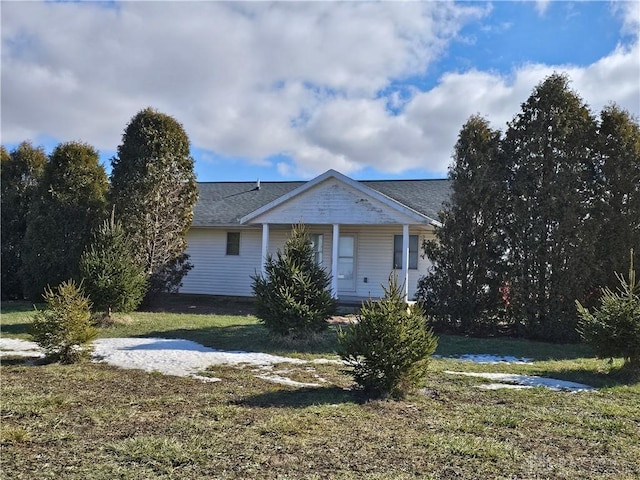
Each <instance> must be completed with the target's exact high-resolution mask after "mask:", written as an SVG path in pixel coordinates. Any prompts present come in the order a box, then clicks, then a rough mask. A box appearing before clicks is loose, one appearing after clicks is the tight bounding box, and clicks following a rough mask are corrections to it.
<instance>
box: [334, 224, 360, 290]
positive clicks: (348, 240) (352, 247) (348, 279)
mask: <svg viewBox="0 0 640 480" xmlns="http://www.w3.org/2000/svg"><path fill="white" fill-rule="evenodd" d="M355 291H356V237H355V235H340V240H339V242H338V292H355Z"/></svg>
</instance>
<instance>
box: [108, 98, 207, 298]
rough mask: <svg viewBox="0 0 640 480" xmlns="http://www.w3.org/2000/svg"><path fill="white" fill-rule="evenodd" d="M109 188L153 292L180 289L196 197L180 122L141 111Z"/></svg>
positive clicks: (125, 139) (116, 162)
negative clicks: (187, 235) (187, 236)
mask: <svg viewBox="0 0 640 480" xmlns="http://www.w3.org/2000/svg"><path fill="white" fill-rule="evenodd" d="M111 189H112V190H111V193H112V201H113V205H114V206H115V213H116V215H117V216H118V218H120V219H121V221H122V225H123V227H124V229H125V232H126V233H127V234H128V235H129V237H130V238H131V241H132V242H133V245H134V254H135V256H136V258H137V260H138V261H139V262H140V264H141V265H143V268H144V271H145V273H146V275H147V276H148V277H149V288H150V293H152V294H154V293H158V292H161V291H169V292H173V291H176V290H177V289H178V288H179V287H180V285H181V281H182V277H183V276H184V275H185V274H186V273H187V271H188V270H189V269H190V268H191V264H190V263H189V262H188V256H187V255H186V254H185V253H184V251H185V249H186V247H187V242H186V234H187V231H188V229H189V227H190V226H191V220H192V218H193V206H194V204H195V202H196V200H197V196H198V192H197V186H196V181H195V174H194V171H193V158H192V157H191V155H190V153H189V138H188V137H187V134H186V133H185V131H184V129H183V127H182V125H180V123H178V122H177V121H176V120H175V119H173V118H172V117H170V116H169V115H165V114H163V113H159V112H157V111H155V110H153V109H151V108H147V109H145V110H142V111H140V112H138V114H136V116H135V117H133V119H132V120H131V122H130V123H129V124H128V125H127V127H126V129H125V132H124V135H123V136H122V144H121V145H120V146H119V147H118V155H117V156H116V157H115V158H113V159H112V172H111Z"/></svg>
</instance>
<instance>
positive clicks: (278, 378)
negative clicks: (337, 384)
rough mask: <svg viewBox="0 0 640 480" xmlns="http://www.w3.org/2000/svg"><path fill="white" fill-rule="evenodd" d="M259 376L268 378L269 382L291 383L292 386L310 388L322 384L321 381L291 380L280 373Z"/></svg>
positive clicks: (264, 378)
mask: <svg viewBox="0 0 640 480" xmlns="http://www.w3.org/2000/svg"><path fill="white" fill-rule="evenodd" d="M256 377H257V378H260V379H262V380H266V381H268V382H273V383H279V384H280V385H289V386H290V387H309V388H317V387H320V386H321V385H320V384H319V383H304V382H297V381H295V380H291V379H290V378H288V377H282V376H280V375H276V374H274V375H256Z"/></svg>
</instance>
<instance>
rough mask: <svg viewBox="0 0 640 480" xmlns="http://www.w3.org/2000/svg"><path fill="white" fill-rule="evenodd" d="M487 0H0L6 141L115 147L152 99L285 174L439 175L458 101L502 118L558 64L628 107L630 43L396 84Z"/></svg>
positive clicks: (214, 147) (193, 127)
mask: <svg viewBox="0 0 640 480" xmlns="http://www.w3.org/2000/svg"><path fill="white" fill-rule="evenodd" d="M624 8H626V9H625V10H624V11H622V10H621V14H622V15H624V18H627V19H628V21H627V22H626V23H625V25H633V21H632V20H633V18H634V17H633V12H632V11H631V13H629V11H628V10H629V8H627V7H624ZM490 11H491V7H490V6H489V7H479V6H478V5H477V4H462V5H458V4H454V3H450V2H407V3H401V4H398V3H396V2H376V3H373V2H340V3H336V2H276V3H266V2H251V3H249V2H247V3H245V2H188V3H183V2H124V3H117V4H107V3H97V2H74V3H67V2H61V3H59V2H46V3H35V2H5V3H3V5H2V19H1V21H2V73H1V75H2V92H1V94H2V99H1V100H2V117H3V118H2V141H3V142H5V143H12V142H19V141H21V140H24V139H26V138H31V139H33V140H35V141H37V140H38V138H39V137H40V136H41V135H46V136H48V137H52V138H56V139H58V140H59V141H66V140H72V139H81V140H84V141H86V142H89V143H91V144H92V145H95V146H96V147H97V148H99V149H101V150H103V151H104V150H106V151H113V150H115V149H116V147H117V145H118V144H119V143H120V141H121V135H122V132H123V130H124V128H125V126H126V124H127V122H128V121H129V120H130V119H131V117H132V116H133V115H134V114H135V113H136V112H137V111H139V110H140V109H142V108H145V107H147V106H153V107H154V108H157V109H158V110H160V111H162V112H165V113H168V114H170V115H173V116H174V117H175V118H176V119H178V120H179V121H180V122H182V123H183V125H184V127H185V129H186V131H187V133H188V134H189V137H190V139H191V141H192V143H193V144H194V146H196V147H197V148H198V150H199V151H204V152H205V153H206V151H210V152H215V153H216V154H217V155H220V156H224V157H234V158H245V159H246V161H247V162H253V163H262V164H264V163H265V162H271V161H272V160H269V159H270V158H274V157H277V158H280V157H281V156H288V157H290V158H291V159H292V161H291V162H285V161H280V160H276V161H277V163H276V167H277V168H278V170H279V172H280V173H281V174H283V175H287V176H293V177H300V176H304V177H309V176H312V175H315V174H317V173H319V172H322V171H324V170H326V169H328V168H335V169H337V170H340V171H342V172H344V173H346V174H350V173H354V172H357V171H359V170H362V169H364V168H366V167H372V168H375V169H376V170H378V171H381V172H389V173H401V172H403V171H405V170H407V169H411V168H422V169H424V170H425V171H429V172H433V173H436V174H444V173H445V172H446V167H447V164H448V163H449V160H450V155H451V149H452V148H453V145H454V143H455V139H456V136H457V133H458V131H459V129H460V127H461V126H462V124H463V123H464V122H465V121H466V119H467V118H468V117H469V115H471V114H474V113H480V114H482V115H485V116H486V117H487V118H488V119H489V120H491V121H492V122H493V124H494V126H496V127H497V128H504V126H505V122H506V121H508V120H509V119H510V118H511V117H512V116H513V115H514V114H515V113H517V111H518V110H519V106H520V103H521V102H523V101H524V100H525V99H526V98H527V97H528V95H529V94H530V92H531V89H532V88H533V87H534V86H535V85H536V84H537V83H539V82H540V81H541V80H542V79H543V78H544V76H545V75H548V74H550V73H552V72H553V71H567V72H568V73H569V75H570V76H571V78H572V79H573V84H574V87H575V88H576V90H577V91H579V92H580V93H581V94H582V95H583V97H584V99H585V101H587V102H588V103H589V104H590V105H591V106H592V107H593V108H595V109H599V108H601V106H602V105H604V104H605V103H606V102H608V101H609V100H612V99H615V100H616V101H617V102H618V103H619V104H620V105H621V106H623V107H625V108H627V109H629V110H630V111H632V112H633V113H635V114H638V113H639V112H638V109H639V108H640V107H639V106H638V105H639V103H640V101H639V99H638V95H639V93H638V92H639V88H638V85H637V79H638V78H639V77H640V73H639V72H638V68H639V67H638V62H637V59H638V56H639V52H638V43H637V41H636V43H634V44H633V45H626V46H625V45H620V46H619V47H618V48H617V49H616V50H615V51H613V52H611V54H610V55H608V56H606V57H605V58H603V59H601V60H600V61H598V62H596V63H594V64H593V65H590V66H587V67H573V66H571V65H556V66H553V65H552V66H548V65H536V64H531V65H522V66H520V67H518V68H516V69H514V70H513V71H511V72H509V73H508V74H500V73H497V72H486V71H478V70H474V69H471V70H468V71H463V72H449V73H444V74H442V75H441V76H440V77H439V79H438V81H437V84H436V85H435V86H434V87H432V88H429V89H424V88H423V89H420V88H418V87H416V86H412V85H410V84H407V83H406V80H407V79H415V78H419V77H421V76H422V75H424V74H425V73H429V72H430V69H431V68H432V67H433V65H434V64H435V62H437V61H438V60H440V59H441V58H442V57H443V55H446V53H447V48H448V47H449V45H450V43H451V42H452V41H453V40H454V39H459V38H460V32H461V29H462V28H463V27H464V26H465V25H467V24H468V23H469V22H472V21H475V20H477V19H479V18H482V17H484V16H486V15H488V14H489V13H490ZM636 27H637V23H636ZM625 28H631V27H629V26H627V27H625ZM213 179H214V178H213Z"/></svg>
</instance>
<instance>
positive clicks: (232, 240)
mask: <svg viewBox="0 0 640 480" xmlns="http://www.w3.org/2000/svg"><path fill="white" fill-rule="evenodd" d="M227 255H240V232H227Z"/></svg>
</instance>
